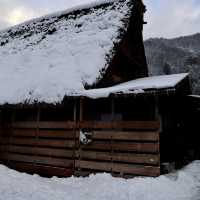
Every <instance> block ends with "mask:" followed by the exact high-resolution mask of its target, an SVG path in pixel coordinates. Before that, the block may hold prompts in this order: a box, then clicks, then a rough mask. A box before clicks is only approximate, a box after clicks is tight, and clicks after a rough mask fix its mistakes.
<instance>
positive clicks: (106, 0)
mask: <svg viewBox="0 0 200 200" xmlns="http://www.w3.org/2000/svg"><path fill="white" fill-rule="evenodd" d="M122 1H124V2H125V1H128V0H95V1H93V2H91V3H85V4H80V5H76V6H72V7H70V8H68V9H65V10H61V11H56V12H52V13H49V14H45V15H42V16H40V17H35V18H32V19H29V20H26V21H24V22H22V23H20V24H17V25H14V26H10V27H8V28H5V29H3V30H0V33H4V32H7V31H9V30H10V29H14V28H19V27H20V26H26V25H28V24H30V23H32V22H38V21H40V20H45V19H48V18H50V17H51V18H53V17H59V16H62V15H68V14H70V13H73V12H76V11H81V10H86V9H91V8H95V7H98V6H102V5H106V4H111V3H116V2H122ZM129 1H131V0H129Z"/></svg>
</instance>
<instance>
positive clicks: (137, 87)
mask: <svg viewBox="0 0 200 200" xmlns="http://www.w3.org/2000/svg"><path fill="white" fill-rule="evenodd" d="M188 76H189V73H180V74H172V75H160V76H152V77H145V78H139V79H135V80H132V81H128V82H125V83H121V84H119V85H115V86H112V87H108V88H100V89H91V90H86V91H85V92H84V93H85V94H84V95H83V96H85V97H89V98H92V99H97V98H106V97H109V95H110V94H117V93H123V94H142V93H145V90H159V89H170V88H175V87H176V86H177V85H178V84H179V83H180V82H182V81H183V80H184V79H185V78H187V77H188ZM161 79H162V80H161ZM162 81H163V82H162Z"/></svg>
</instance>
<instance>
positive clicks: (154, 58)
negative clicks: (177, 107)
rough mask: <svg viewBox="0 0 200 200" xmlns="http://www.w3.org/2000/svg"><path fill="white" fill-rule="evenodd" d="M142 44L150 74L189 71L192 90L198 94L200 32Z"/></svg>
mask: <svg viewBox="0 0 200 200" xmlns="http://www.w3.org/2000/svg"><path fill="white" fill-rule="evenodd" d="M144 44H145V50H146V57H147V63H148V66H149V74H150V75H165V74H174V73H190V78H191V86H192V92H193V94H198V95H200V33H196V34H193V35H189V36H181V37H177V38H172V39H165V38H150V39H148V40H146V41H145V42H144Z"/></svg>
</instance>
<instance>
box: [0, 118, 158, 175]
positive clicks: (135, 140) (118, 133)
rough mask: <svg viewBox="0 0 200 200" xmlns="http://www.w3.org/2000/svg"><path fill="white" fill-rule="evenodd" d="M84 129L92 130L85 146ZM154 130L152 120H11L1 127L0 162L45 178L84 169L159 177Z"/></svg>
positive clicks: (155, 126) (79, 173)
mask: <svg viewBox="0 0 200 200" xmlns="http://www.w3.org/2000/svg"><path fill="white" fill-rule="evenodd" d="M84 129H85V130H89V131H90V132H91V136H90V140H91V142H90V143H89V144H81V142H80V141H79V135H80V130H84ZM158 130H159V123H158V122H156V121H152V122H151V121H132V122H131V121H129V122H92V121H83V122H76V123H75V122H70V121H68V122H64V121H63V122H22V121H21V122H14V123H10V125H8V126H6V127H4V128H2V129H1V132H0V161H1V162H3V163H4V164H7V165H8V166H9V167H11V168H14V169H17V170H19V171H25V172H28V173H39V174H42V175H49V176H52V175H57V176H70V175H72V174H76V175H83V174H84V173H85V172H86V171H87V172H110V173H115V174H116V173H119V174H120V176H125V175H127V174H128V175H133V176H137V175H140V176H158V175H159V174H160V155H159V152H160V151H159V132H158Z"/></svg>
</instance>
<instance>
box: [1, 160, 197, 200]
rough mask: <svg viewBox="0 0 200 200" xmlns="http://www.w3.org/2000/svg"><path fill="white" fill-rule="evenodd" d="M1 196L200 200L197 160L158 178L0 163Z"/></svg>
mask: <svg viewBox="0 0 200 200" xmlns="http://www.w3.org/2000/svg"><path fill="white" fill-rule="evenodd" d="M0 185H1V186H0V200H64V199H65V200H129V199H131V200H200V161H195V162H193V163H191V164H190V165H188V166H187V167H185V168H184V169H183V170H180V171H177V172H176V173H173V174H169V175H166V176H160V177H158V178H135V179H130V180H125V179H119V178H113V177H111V176H110V175H109V174H98V175H91V176H90V177H89V178H74V177H72V178H66V179H58V178H56V177H55V178H52V179H47V178H41V177H39V176H37V175H34V176H31V175H27V174H22V173H18V172H16V171H14V170H10V169H8V168H6V167H5V166H2V165H0Z"/></svg>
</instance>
